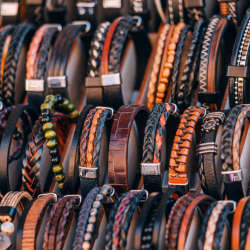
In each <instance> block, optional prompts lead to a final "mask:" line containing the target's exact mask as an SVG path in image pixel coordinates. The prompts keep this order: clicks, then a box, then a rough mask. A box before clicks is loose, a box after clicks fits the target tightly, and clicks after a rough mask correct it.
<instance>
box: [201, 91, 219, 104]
mask: <svg viewBox="0 0 250 250" xmlns="http://www.w3.org/2000/svg"><path fill="white" fill-rule="evenodd" d="M219 96H220V95H219V92H200V91H198V101H199V102H200V103H207V104H209V103H217V102H218V100H219Z"/></svg>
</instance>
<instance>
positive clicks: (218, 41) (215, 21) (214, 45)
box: [198, 16, 237, 111]
mask: <svg viewBox="0 0 250 250" xmlns="http://www.w3.org/2000/svg"><path fill="white" fill-rule="evenodd" d="M236 32H237V28H236V25H235V23H234V21H233V19H232V18H231V16H229V17H228V18H225V17H216V16H215V17H213V18H212V20H211V21H210V23H209V25H208V29H207V31H206V34H205V37H204V41H203V45H202V50H201V60H200V72H199V76H200V77H199V82H200V85H199V91H198V100H199V102H201V103H202V106H203V107H205V108H206V109H208V110H211V111H214V110H216V109H220V108H221V105H222V101H223V98H224V95H225V92H226V89H227V84H226V83H225V78H223V76H224V75H225V73H226V72H225V71H226V68H225V67H223V68H222V69H221V70H220V71H219V73H220V76H218V74H217V72H218V67H219V65H218V63H219V54H220V53H219V52H220V51H221V49H223V48H224V50H225V51H224V52H223V62H224V63H223V65H227V64H228V63H229V61H230V57H229V51H231V50H232V48H233V43H232V41H233V39H232V37H235V36H236ZM223 41H224V44H225V46H222V43H223ZM227 62H228V63H227ZM223 72H225V73H224V74H223Z"/></svg>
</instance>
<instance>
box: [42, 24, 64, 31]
mask: <svg viewBox="0 0 250 250" xmlns="http://www.w3.org/2000/svg"><path fill="white" fill-rule="evenodd" d="M46 25H47V26H48V27H50V28H57V29H58V31H61V30H62V25H61V24H53V23H52V24H46Z"/></svg>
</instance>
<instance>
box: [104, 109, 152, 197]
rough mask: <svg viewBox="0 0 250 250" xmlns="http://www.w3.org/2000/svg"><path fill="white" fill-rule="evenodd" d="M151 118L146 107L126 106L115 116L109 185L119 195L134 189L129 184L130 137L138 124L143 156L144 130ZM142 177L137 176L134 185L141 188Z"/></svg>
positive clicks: (110, 152) (110, 151)
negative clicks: (134, 124)
mask: <svg viewBox="0 0 250 250" xmlns="http://www.w3.org/2000/svg"><path fill="white" fill-rule="evenodd" d="M148 116H149V111H148V109H147V108H146V106H144V105H124V106H122V107H120V108H119V109H118V111H117V113H116V115H115V118H114V121H113V124H112V129H111V134H110V141H109V156H108V159H109V160H108V177H109V184H110V185H111V186H112V187H113V188H114V189H115V190H116V192H117V193H124V192H127V191H129V190H130V189H131V188H132V187H130V186H129V183H128V175H129V171H131V170H130V168H129V166H128V144H129V135H130V132H131V130H132V127H133V122H135V123H136V125H137V129H138V135H139V138H138V139H139V140H138V148H139V150H140V151H139V156H141V155H142V154H141V152H142V146H143V137H144V129H145V126H146V121H147V119H148ZM140 161H141V159H140ZM139 181H140V176H135V180H134V183H133V184H134V185H133V184H132V185H133V186H135V187H138V185H139V187H140V185H142V183H139Z"/></svg>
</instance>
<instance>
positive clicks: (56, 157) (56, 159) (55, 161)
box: [51, 156, 60, 165]
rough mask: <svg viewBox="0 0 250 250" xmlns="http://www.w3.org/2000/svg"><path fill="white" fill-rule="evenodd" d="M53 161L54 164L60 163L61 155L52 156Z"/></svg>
mask: <svg viewBox="0 0 250 250" xmlns="http://www.w3.org/2000/svg"><path fill="white" fill-rule="evenodd" d="M51 163H52V164H53V165H56V164H59V163H60V159H59V157H58V156H55V157H52V158H51Z"/></svg>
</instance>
